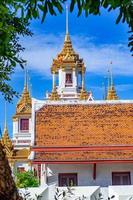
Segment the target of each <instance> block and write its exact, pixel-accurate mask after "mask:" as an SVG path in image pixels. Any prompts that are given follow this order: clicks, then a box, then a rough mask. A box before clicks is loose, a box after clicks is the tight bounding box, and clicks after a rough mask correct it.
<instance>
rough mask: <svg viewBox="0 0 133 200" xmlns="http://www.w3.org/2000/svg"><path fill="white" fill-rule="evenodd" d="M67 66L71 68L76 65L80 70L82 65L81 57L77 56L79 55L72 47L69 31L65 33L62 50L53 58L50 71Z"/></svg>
mask: <svg viewBox="0 0 133 200" xmlns="http://www.w3.org/2000/svg"><path fill="white" fill-rule="evenodd" d="M68 66H69V67H70V68H72V69H73V68H76V67H78V68H79V70H82V67H84V63H83V59H81V58H79V55H78V54H77V53H75V51H74V49H73V47H72V42H71V39H70V35H69V33H67V34H66V36H65V41H64V46H63V49H62V51H61V52H60V53H59V54H58V55H57V57H56V58H55V59H53V63H52V67H51V72H53V71H56V72H57V71H58V70H59V69H62V68H66V67H68Z"/></svg>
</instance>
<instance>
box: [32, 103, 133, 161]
mask: <svg viewBox="0 0 133 200" xmlns="http://www.w3.org/2000/svg"><path fill="white" fill-rule="evenodd" d="M35 129H36V136H35V146H36V147H38V148H40V149H41V148H44V149H47V148H53V150H51V152H47V151H46V152H45V150H44V152H45V153H44V154H43V155H42V154H40V153H39V152H37V153H36V159H35V160H38V159H40V158H41V159H44V160H45V161H55V160H56V161H59V160H62V159H63V160H65V161H67V160H70V161H72V160H74V159H75V160H77V161H78V160H88V161H90V160H95V159H98V160H99V159H105V160H106V159H114V158H115V152H116V150H114V151H113V150H112V152H110V151H109V149H106V148H105V149H104V150H101V151H100V152H93V151H91V150H89V151H87V150H86V152H84V151H82V148H83V147H96V146H101V147H104V146H106V147H110V146H115V147H119V146H121V145H122V146H125V145H129V146H130V145H132V144H133V132H132V130H133V102H132V103H117V104H116V103H113V104H111V103H110V104H88V105H87V104H86V105H85V104H84V105H83V104H80V105H77V104H75V105H45V106H43V107H42V108H41V109H39V110H38V111H36V127H35ZM62 147H64V148H65V147H66V148H70V147H73V148H76V147H79V148H80V151H79V152H78V151H74V149H73V150H72V151H71V150H70V152H71V153H70V152H69V153H68V152H67V151H65V153H64V152H62V150H60V148H62ZM55 149H56V152H55ZM57 149H58V150H57ZM91 152H92V153H91ZM119 152H120V153H119ZM40 155H41V157H40ZM132 156H133V153H132V152H131V151H126V152H125V150H124V151H120V150H119V149H118V157H119V158H120V159H131V157H132Z"/></svg>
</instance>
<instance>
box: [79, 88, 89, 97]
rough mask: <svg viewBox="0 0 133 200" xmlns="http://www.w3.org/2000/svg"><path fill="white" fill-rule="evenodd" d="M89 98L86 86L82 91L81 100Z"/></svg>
mask: <svg viewBox="0 0 133 200" xmlns="http://www.w3.org/2000/svg"><path fill="white" fill-rule="evenodd" d="M87 99H88V93H87V92H86V90H85V89H84V88H82V89H81V92H80V100H87Z"/></svg>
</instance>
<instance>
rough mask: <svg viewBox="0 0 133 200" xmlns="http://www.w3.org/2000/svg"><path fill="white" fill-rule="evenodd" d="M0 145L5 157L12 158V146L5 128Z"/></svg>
mask: <svg viewBox="0 0 133 200" xmlns="http://www.w3.org/2000/svg"><path fill="white" fill-rule="evenodd" d="M1 144H2V146H3V147H4V150H5V153H6V155H7V157H11V156H13V144H12V141H11V139H10V138H9V134H8V129H7V127H5V128H4V132H3V136H2V138H1Z"/></svg>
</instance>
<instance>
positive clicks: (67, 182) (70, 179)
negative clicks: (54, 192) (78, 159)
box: [59, 173, 78, 187]
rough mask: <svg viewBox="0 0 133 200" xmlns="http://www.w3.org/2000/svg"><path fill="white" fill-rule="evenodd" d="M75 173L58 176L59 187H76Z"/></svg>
mask: <svg viewBox="0 0 133 200" xmlns="http://www.w3.org/2000/svg"><path fill="white" fill-rule="evenodd" d="M77 185H78V182H77V173H70V174H69V173H65V174H59V186H71V187H72V186H77Z"/></svg>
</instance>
